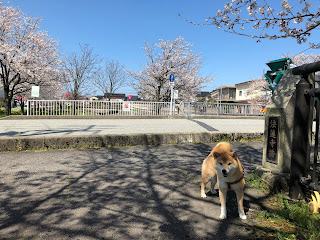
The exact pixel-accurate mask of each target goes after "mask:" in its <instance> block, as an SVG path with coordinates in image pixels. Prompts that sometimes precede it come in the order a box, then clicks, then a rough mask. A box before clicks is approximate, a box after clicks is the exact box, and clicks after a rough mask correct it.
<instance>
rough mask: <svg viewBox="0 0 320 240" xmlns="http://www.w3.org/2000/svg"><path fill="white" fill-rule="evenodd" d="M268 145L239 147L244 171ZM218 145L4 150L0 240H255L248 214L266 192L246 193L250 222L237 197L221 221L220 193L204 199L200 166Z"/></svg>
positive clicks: (256, 162)
mask: <svg viewBox="0 0 320 240" xmlns="http://www.w3.org/2000/svg"><path fill="white" fill-rule="evenodd" d="M104 121H105V120H104ZM224 121H226V120H224ZM206 123H208V122H206ZM56 124H57V125H59V123H56ZM114 124H115V123H114ZM189 124H194V125H198V124H197V123H195V122H192V121H190V123H189ZM220 124H223V123H220ZM213 127H215V128H219V127H218V126H217V125H214V126H213ZM252 127H253V126H252ZM2 128H3V126H2ZM21 129H22V128H21ZM21 129H17V131H21ZM30 131H33V130H32V129H31V130H30ZM25 134H30V132H29V133H27V132H25ZM262 145H263V143H261V142H249V143H247V144H245V143H233V149H234V150H236V151H237V152H238V154H239V158H240V160H241V161H242V162H243V165H244V168H245V170H246V174H248V173H249V172H250V171H251V170H252V169H253V168H254V167H255V166H257V165H260V164H261V159H262V147H263V146H262ZM212 147H213V144H212V145H202V144H196V145H192V144H190V145H188V144H181V145H158V146H133V147H121V148H101V149H72V150H51V151H26V152H3V153H1V158H0V166H1V168H0V191H1V195H0V239H89V240H91V239H130V240H131V239H224V240H226V239H233V240H234V239H249V237H252V236H254V232H253V231H249V230H248V229H247V225H248V223H249V222H250V212H251V211H252V210H253V209H254V208H255V206H256V202H259V201H258V199H259V198H260V197H263V195H261V194H260V193H259V192H258V191H257V190H253V189H250V188H248V187H247V188H246V190H245V202H244V205H245V211H246V213H247V215H248V216H249V219H248V220H246V221H243V220H240V219H239V218H238V214H237V207H236V202H235V195H234V194H233V192H231V191H230V192H229V193H230V194H228V203H227V204H228V219H227V220H223V221H221V220H219V214H220V206H219V198H218V196H209V197H207V198H206V199H202V198H201V197H200V169H201V163H202V161H203V159H204V158H205V157H206V156H207V155H208V153H209V152H210V151H211V149H212Z"/></svg>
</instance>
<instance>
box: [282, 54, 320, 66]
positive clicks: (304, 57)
mask: <svg viewBox="0 0 320 240" xmlns="http://www.w3.org/2000/svg"><path fill="white" fill-rule="evenodd" d="M284 57H288V58H291V60H292V62H293V64H294V65H296V66H301V65H303V64H307V63H313V62H317V61H320V55H319V54H314V53H310V54H305V53H300V54H298V55H293V54H290V53H289V54H287V55H286V56H284Z"/></svg>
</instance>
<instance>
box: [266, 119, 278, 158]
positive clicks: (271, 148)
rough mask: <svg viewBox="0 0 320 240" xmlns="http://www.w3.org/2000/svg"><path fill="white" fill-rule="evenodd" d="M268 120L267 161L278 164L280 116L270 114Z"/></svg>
mask: <svg viewBox="0 0 320 240" xmlns="http://www.w3.org/2000/svg"><path fill="white" fill-rule="evenodd" d="M267 120H268V129H267V131H268V133H267V134H268V135H267V161H268V162H271V163H274V164H278V149H279V124H280V117H279V116H269V117H268V118H267Z"/></svg>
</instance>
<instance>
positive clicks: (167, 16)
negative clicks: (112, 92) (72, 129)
mask: <svg viewBox="0 0 320 240" xmlns="http://www.w3.org/2000/svg"><path fill="white" fill-rule="evenodd" d="M272 1H275V0H272ZM226 2H227V1H226V0H90V1H88V0H10V1H9V3H8V4H7V5H11V6H14V7H20V8H21V9H22V11H23V12H25V13H27V14H28V15H30V16H34V17H41V18H43V22H42V24H41V29H42V30H45V31H47V32H48V33H49V35H50V36H51V37H52V38H54V39H57V40H59V44H60V51H61V52H62V53H64V54H67V53H70V52H76V51H78V50H79V43H80V44H89V46H90V47H92V48H93V49H94V51H95V52H96V53H98V54H99V55H100V56H101V57H102V58H105V59H110V60H117V61H119V62H120V63H121V64H123V65H125V66H126V68H128V69H131V70H135V71H139V70H141V68H142V67H143V66H145V64H146V60H147V59H146V57H145V56H144V51H143V50H142V47H143V46H144V42H145V41H147V42H148V43H150V44H151V43H156V42H158V40H159V39H160V38H161V39H163V40H173V39H176V38H177V37H179V36H182V37H184V39H185V40H186V41H187V42H190V43H193V44H194V47H193V50H194V51H195V52H197V53H198V52H202V53H203V54H202V57H203V58H204V60H205V63H204V66H203V69H202V73H203V75H207V74H211V75H212V76H214V77H215V78H214V80H213V81H212V83H211V84H209V86H207V87H206V88H203V90H204V91H211V90H213V89H215V88H216V87H220V86H223V85H234V84H236V83H240V82H245V81H249V80H251V79H255V78H259V77H261V76H262V74H263V72H264V71H266V70H268V67H267V66H266V65H265V63H266V62H268V61H270V60H274V59H278V58H281V56H283V55H284V54H286V53H288V52H290V53H292V54H298V53H300V52H302V51H304V50H306V49H307V48H309V45H308V44H304V45H298V44H297V43H296V41H295V40H294V39H285V40H276V41H270V40H263V41H262V42H261V43H256V40H254V39H251V38H246V37H241V36H236V35H233V34H229V33H225V32H224V31H222V30H221V29H217V28H216V27H213V26H194V25H192V24H190V23H187V22H185V21H183V20H182V19H181V18H180V17H179V16H178V14H179V13H180V14H181V15H182V16H183V17H185V18H186V19H189V20H191V21H195V22H204V20H205V19H206V18H207V17H208V16H210V15H211V16H212V15H214V14H215V13H216V11H217V10H218V9H222V8H223V5H224V4H225V3H226ZM310 2H313V3H314V4H315V5H319V1H318V0H310ZM279 3H280V0H279ZM311 39H320V31H319V30H316V31H314V33H313V34H312V38H311ZM305 53H306V54H310V53H315V54H320V50H308V51H306V52H305ZM120 92H122V93H126V94H135V93H136V92H135V90H133V89H132V88H131V86H130V85H129V83H128V85H127V86H125V87H123V88H122V89H121V90H120ZM97 94H101V93H99V92H97Z"/></svg>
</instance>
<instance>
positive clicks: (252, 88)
mask: <svg viewBox="0 0 320 240" xmlns="http://www.w3.org/2000/svg"><path fill="white" fill-rule="evenodd" d="M235 86H236V88H237V93H236V100H237V102H239V103H250V104H266V103H267V102H268V100H269V99H270V97H271V91H270V89H269V88H268V84H267V82H266V81H265V80H264V79H257V80H251V81H247V82H243V83H238V84H236V85H235Z"/></svg>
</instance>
